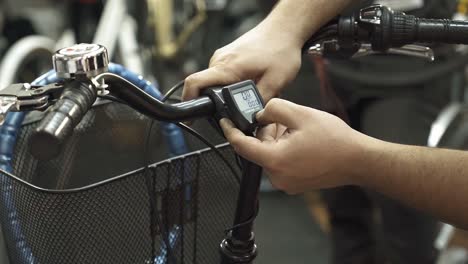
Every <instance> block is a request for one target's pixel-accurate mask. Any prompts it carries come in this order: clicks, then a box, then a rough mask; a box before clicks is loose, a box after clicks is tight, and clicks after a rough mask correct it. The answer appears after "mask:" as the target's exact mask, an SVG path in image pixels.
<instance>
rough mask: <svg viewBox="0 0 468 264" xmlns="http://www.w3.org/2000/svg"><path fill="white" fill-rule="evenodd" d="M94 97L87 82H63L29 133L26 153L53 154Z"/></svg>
mask: <svg viewBox="0 0 468 264" xmlns="http://www.w3.org/2000/svg"><path fill="white" fill-rule="evenodd" d="M96 97H97V92H96V88H95V87H94V86H93V85H92V84H91V83H89V82H81V81H80V82H79V81H72V82H69V83H66V88H65V89H64V91H63V93H62V95H61V96H60V99H59V100H58V101H57V102H56V103H55V104H54V105H53V106H52V107H51V108H50V109H49V111H48V113H47V114H46V116H45V117H44V118H43V119H42V120H41V121H40V123H39V125H38V126H37V128H36V129H35V130H34V132H33V134H32V135H31V138H30V142H29V146H30V153H31V154H32V155H33V156H34V157H35V158H36V159H39V160H50V159H53V158H55V157H57V156H58V154H59V153H60V151H61V149H62V144H63V143H64V141H65V140H66V139H67V138H68V137H69V136H70V135H71V134H72V133H73V130H74V128H75V127H76V125H78V123H79V122H80V121H81V119H82V118H83V116H84V115H85V114H86V112H87V111H88V110H89V109H90V108H91V107H92V105H93V104H94V102H95V101H96Z"/></svg>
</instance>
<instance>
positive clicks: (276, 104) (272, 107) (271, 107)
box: [265, 98, 282, 111]
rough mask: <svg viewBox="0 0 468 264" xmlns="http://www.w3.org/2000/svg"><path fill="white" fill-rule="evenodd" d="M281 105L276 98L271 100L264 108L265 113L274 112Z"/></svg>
mask: <svg viewBox="0 0 468 264" xmlns="http://www.w3.org/2000/svg"><path fill="white" fill-rule="evenodd" d="M281 104H282V100H281V99H278V98H272V99H271V100H270V101H269V102H268V104H267V105H266V106H265V111H275V110H276V109H278V107H280V106H281Z"/></svg>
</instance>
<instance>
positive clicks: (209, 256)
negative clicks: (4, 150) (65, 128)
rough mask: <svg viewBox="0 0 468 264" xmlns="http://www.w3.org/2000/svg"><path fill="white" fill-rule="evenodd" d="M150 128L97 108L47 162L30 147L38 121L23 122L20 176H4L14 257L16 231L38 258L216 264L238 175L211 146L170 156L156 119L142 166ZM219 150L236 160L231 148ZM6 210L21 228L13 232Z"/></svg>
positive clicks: (1, 203)
mask: <svg viewBox="0 0 468 264" xmlns="http://www.w3.org/2000/svg"><path fill="white" fill-rule="evenodd" d="M148 124H149V121H148V120H147V119H146V118H145V117H143V116H142V115H140V114H138V113H136V112H135V111H133V110H131V109H129V108H127V107H125V106H122V105H118V104H105V105H101V106H98V107H95V108H94V109H93V110H92V111H90V112H89V113H88V114H87V116H86V117H85V119H84V120H83V121H82V122H81V123H80V125H79V126H78V127H77V129H76V131H75V134H74V135H73V136H72V138H70V139H69V140H68V142H67V144H66V145H65V147H64V148H63V153H62V154H61V155H60V156H59V157H58V158H56V159H55V160H51V161H47V162H42V161H41V162H39V161H37V160H35V159H34V158H33V157H32V156H30V155H29V153H28V151H27V146H28V139H29V136H30V134H31V131H32V130H33V129H34V127H35V125H36V122H30V123H28V124H26V125H24V128H23V129H22V131H21V134H20V136H19V138H18V143H17V146H16V155H15V158H14V160H13V165H14V175H16V176H17V177H18V178H20V179H22V180H24V181H25V182H23V181H21V180H18V179H16V178H12V177H10V176H7V175H0V177H1V181H0V187H1V189H2V190H6V192H4V195H0V216H1V220H2V222H1V224H2V230H3V233H4V235H5V240H6V243H7V246H8V251H9V257H10V260H11V261H12V263H22V262H24V258H22V255H21V254H22V252H21V250H18V237H20V236H21V237H23V238H24V239H23V240H24V241H22V243H23V244H21V246H24V247H26V248H28V249H30V250H31V252H32V256H33V258H34V263H157V264H163V263H219V253H218V245H219V243H220V241H221V240H222V238H223V236H224V230H225V229H227V228H229V227H230V225H232V221H233V218H234V211H235V206H236V200H237V194H238V192H239V185H238V180H237V178H236V176H235V175H234V174H233V173H232V172H231V171H230V170H229V169H228V168H227V166H226V164H225V163H223V162H222V161H221V159H220V158H219V157H218V156H217V155H216V153H214V152H213V151H211V150H202V151H197V152H193V153H192V154H189V155H186V156H183V157H176V158H172V159H168V160H167V159H166V158H167V157H168V154H167V151H166V149H167V148H166V146H165V143H164V141H163V140H162V137H161V132H160V129H159V127H160V125H159V124H156V127H157V129H154V130H153V132H152V134H151V145H150V146H149V147H150V148H149V149H150V151H149V155H146V156H149V160H150V161H151V162H152V163H153V164H154V165H152V166H150V167H149V168H148V169H145V168H143V167H144V165H145V162H144V160H145V151H144V150H145V144H146V141H145V140H146V134H147V131H148V127H149V126H148ZM191 145H194V144H191ZM219 150H220V151H221V153H222V154H223V155H224V156H225V157H227V158H228V159H229V161H230V162H231V163H233V164H234V163H235V162H234V161H235V160H234V154H233V152H232V150H231V148H229V147H227V146H221V147H219ZM161 160H163V161H161ZM155 162H157V163H155ZM237 173H239V172H237ZM117 175H120V176H117ZM26 182H27V183H26ZM32 184H34V186H33V185H32ZM35 186H38V187H40V188H47V189H53V191H51V190H44V189H40V188H38V187H35ZM72 188H73V189H72ZM5 193H6V194H5ZM11 208H14V212H13V211H12V209H11ZM12 214H13V215H14V217H15V219H16V220H17V223H18V226H19V227H20V231H18V230H17V229H15V230H13V229H12V228H11V221H12ZM13 231H14V232H16V233H14V232H13Z"/></svg>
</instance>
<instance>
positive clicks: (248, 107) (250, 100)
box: [233, 86, 263, 122]
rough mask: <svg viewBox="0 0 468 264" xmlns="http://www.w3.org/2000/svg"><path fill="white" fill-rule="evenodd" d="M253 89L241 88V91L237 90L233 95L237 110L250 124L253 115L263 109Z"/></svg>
mask: <svg viewBox="0 0 468 264" xmlns="http://www.w3.org/2000/svg"><path fill="white" fill-rule="evenodd" d="M254 89H255V88H254V87H252V86H248V87H243V88H242V89H239V90H237V91H235V92H234V93H233V97H234V101H235V102H236V104H237V108H238V109H239V111H240V112H241V113H242V115H243V116H244V118H245V119H247V120H248V121H249V122H252V116H253V114H254V113H255V112H258V111H260V110H261V109H262V108H263V106H262V103H261V101H260V99H259V98H258V97H257V94H256V93H255V90H254Z"/></svg>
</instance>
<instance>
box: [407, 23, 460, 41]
mask: <svg viewBox="0 0 468 264" xmlns="http://www.w3.org/2000/svg"><path fill="white" fill-rule="evenodd" d="M415 41H416V42H427V43H446V44H468V21H454V20H449V19H426V18H418V19H416V36H415Z"/></svg>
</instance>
